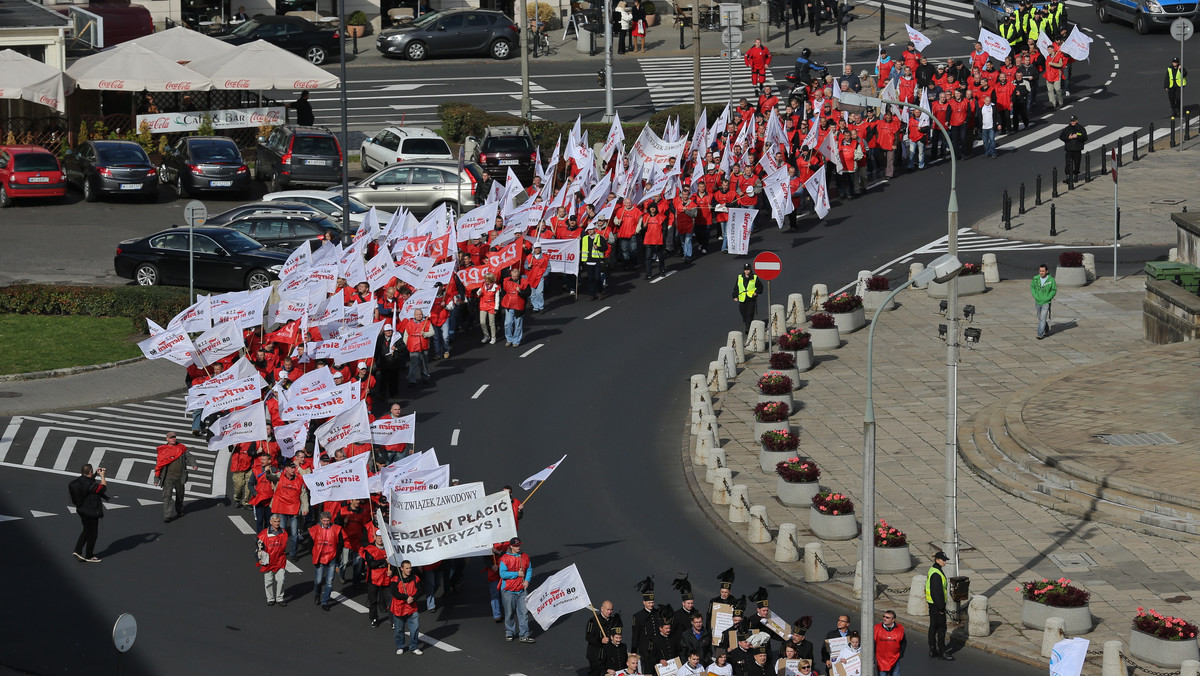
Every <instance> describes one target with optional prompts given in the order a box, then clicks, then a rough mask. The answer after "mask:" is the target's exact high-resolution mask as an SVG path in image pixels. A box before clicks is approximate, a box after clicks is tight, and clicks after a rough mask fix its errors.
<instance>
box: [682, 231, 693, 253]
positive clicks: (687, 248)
mask: <svg viewBox="0 0 1200 676" xmlns="http://www.w3.org/2000/svg"><path fill="white" fill-rule="evenodd" d="M679 238H680V239H682V240H683V257H684V258H691V257H692V233H690V232H689V233H688V234H686V235H680V236H679Z"/></svg>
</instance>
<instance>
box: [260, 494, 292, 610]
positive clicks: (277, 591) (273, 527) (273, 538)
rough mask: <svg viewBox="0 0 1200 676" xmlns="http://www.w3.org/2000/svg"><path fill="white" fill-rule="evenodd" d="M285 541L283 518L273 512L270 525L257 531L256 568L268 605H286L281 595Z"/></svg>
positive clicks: (286, 537)
mask: <svg viewBox="0 0 1200 676" xmlns="http://www.w3.org/2000/svg"><path fill="white" fill-rule="evenodd" d="M287 542H288V535H287V531H285V530H284V529H283V520H282V519H281V518H280V516H279V515H278V514H275V515H273V516H272V517H271V522H270V525H269V526H268V527H266V528H264V529H262V530H261V531H259V533H258V552H259V553H258V556H259V558H258V570H259V572H261V573H262V574H263V586H264V587H265V588H266V592H267V605H268V606H273V605H275V604H276V603H278V604H279V605H281V606H286V605H287V601H286V600H285V599H284V597H283V573H284V567H285V566H286V565H287V555H286V552H287ZM264 555H265V557H264ZM264 558H265V563H264Z"/></svg>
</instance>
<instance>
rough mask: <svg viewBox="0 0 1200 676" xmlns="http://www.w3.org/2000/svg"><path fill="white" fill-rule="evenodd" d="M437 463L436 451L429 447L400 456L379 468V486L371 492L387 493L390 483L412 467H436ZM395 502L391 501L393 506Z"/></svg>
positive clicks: (390, 489) (389, 490) (389, 491)
mask: <svg viewBox="0 0 1200 676" xmlns="http://www.w3.org/2000/svg"><path fill="white" fill-rule="evenodd" d="M439 464H440V463H438V458H437V451H435V450H434V449H432V448H431V449H429V450H428V451H424V452H422V453H413V454H412V455H410V456H408V457H406V458H400V459H399V460H397V461H396V462H393V463H392V464H390V465H388V466H387V467H384V468H383V469H381V470H379V488H378V490H374V489H373V490H372V491H371V492H372V493H384V494H389V493H391V492H392V488H391V487H392V484H394V483H395V482H396V479H397V478H398V477H400V476H403V475H404V474H407V473H408V472H410V471H412V470H414V469H436V468H437V466H438V465H439ZM394 506H395V503H393V507H394Z"/></svg>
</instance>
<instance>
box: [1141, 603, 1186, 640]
mask: <svg viewBox="0 0 1200 676" xmlns="http://www.w3.org/2000/svg"><path fill="white" fill-rule="evenodd" d="M1137 610H1138V612H1137V616H1136V617H1134V618H1133V628H1134V629H1136V630H1138V631H1140V632H1142V633H1143V634H1150V635H1151V636H1153V637H1155V638H1161V639H1163V640H1165V641H1194V640H1196V625H1194V624H1192V623H1191V622H1188V621H1187V620H1184V619H1181V618H1178V617H1170V616H1167V615H1163V614H1162V613H1160V612H1158V611H1156V610H1154V609H1153V608H1151V609H1150V610H1146V609H1145V608H1138V609H1137Z"/></svg>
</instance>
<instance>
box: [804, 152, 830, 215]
mask: <svg viewBox="0 0 1200 676" xmlns="http://www.w3.org/2000/svg"><path fill="white" fill-rule="evenodd" d="M804 189H805V190H807V191H808V194H809V195H811V196H812V199H813V210H814V211H816V212H817V218H825V216H826V215H827V214H828V213H829V188H828V186H826V185H825V166H824V165H822V166H821V168H820V169H817V170H816V171H814V172H813V175H812V176H810V177H809V178H808V180H807V181H805V182H804Z"/></svg>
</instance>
